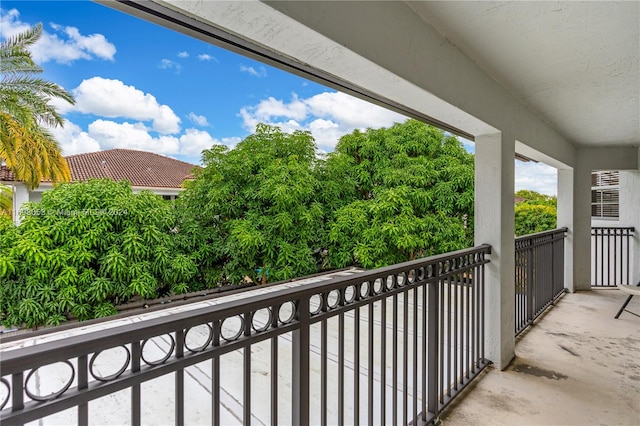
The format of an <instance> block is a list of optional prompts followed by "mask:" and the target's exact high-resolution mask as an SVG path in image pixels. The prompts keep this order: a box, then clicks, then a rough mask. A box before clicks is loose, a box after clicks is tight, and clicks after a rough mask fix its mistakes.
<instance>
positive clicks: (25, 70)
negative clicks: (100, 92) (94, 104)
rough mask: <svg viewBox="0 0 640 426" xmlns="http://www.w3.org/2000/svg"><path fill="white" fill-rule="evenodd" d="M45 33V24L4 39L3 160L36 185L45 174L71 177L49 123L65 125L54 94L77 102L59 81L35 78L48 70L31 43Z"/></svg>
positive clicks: (0, 87)
mask: <svg viewBox="0 0 640 426" xmlns="http://www.w3.org/2000/svg"><path fill="white" fill-rule="evenodd" d="M41 34H42V25H41V24H38V25H36V26H35V27H33V28H31V29H29V30H27V31H25V32H23V33H21V34H18V35H16V36H14V37H10V38H7V39H6V40H4V41H3V42H2V43H1V44H0V74H2V82H1V84H0V159H4V161H5V162H6V164H7V167H9V169H11V170H12V171H13V172H14V174H15V178H16V179H17V180H21V181H23V182H25V183H26V185H27V186H28V187H29V188H30V189H31V188H34V187H37V186H38V185H39V184H40V181H41V180H43V179H49V180H51V181H53V182H66V181H69V180H71V172H70V170H69V166H68V164H67V162H66V160H65V159H64V157H63V156H62V154H61V152H60V147H59V145H58V143H57V142H56V140H55V138H54V137H53V135H51V133H50V132H49V131H48V130H47V128H51V127H56V126H62V125H63V124H64V119H63V118H62V117H61V116H60V114H58V112H57V111H56V109H55V108H54V107H53V106H52V105H50V104H49V102H50V101H51V99H52V98H58V99H63V100H65V101H67V102H69V103H71V104H73V103H75V101H74V99H73V96H71V94H70V93H69V92H67V91H66V90H64V89H63V88H62V87H60V86H59V85H57V84H55V83H52V82H49V81H46V80H43V79H40V78H36V77H34V75H35V74H38V73H41V72H42V71H43V70H42V68H41V67H39V66H38V65H37V64H36V63H35V62H34V61H33V59H32V58H31V53H30V52H29V50H28V47H29V46H31V45H33V44H34V43H35V42H36V41H38V39H39V38H40V35H41Z"/></svg>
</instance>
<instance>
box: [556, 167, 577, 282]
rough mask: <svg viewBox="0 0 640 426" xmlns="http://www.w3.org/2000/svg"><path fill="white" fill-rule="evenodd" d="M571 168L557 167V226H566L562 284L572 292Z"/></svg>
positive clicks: (572, 185)
mask: <svg viewBox="0 0 640 426" xmlns="http://www.w3.org/2000/svg"><path fill="white" fill-rule="evenodd" d="M573 181H574V179H573V169H558V216H557V219H558V228H562V227H567V229H568V231H567V237H566V238H565V240H564V285H565V287H566V288H567V289H568V290H569V291H570V292H571V293H573V292H574V291H575V286H574V279H573V235H574V232H573V211H574V210H573V202H574V183H573Z"/></svg>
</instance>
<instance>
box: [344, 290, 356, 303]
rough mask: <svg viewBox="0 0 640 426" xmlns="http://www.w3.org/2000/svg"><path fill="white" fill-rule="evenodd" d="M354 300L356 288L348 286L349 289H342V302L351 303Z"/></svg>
mask: <svg viewBox="0 0 640 426" xmlns="http://www.w3.org/2000/svg"><path fill="white" fill-rule="evenodd" d="M355 300H356V287H355V286H353V285H350V286H349V287H347V288H345V289H344V302H345V304H346V303H353V302H354V301H355Z"/></svg>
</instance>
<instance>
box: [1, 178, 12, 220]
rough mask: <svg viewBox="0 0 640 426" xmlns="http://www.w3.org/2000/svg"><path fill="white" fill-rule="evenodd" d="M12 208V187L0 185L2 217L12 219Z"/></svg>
mask: <svg viewBox="0 0 640 426" xmlns="http://www.w3.org/2000/svg"><path fill="white" fill-rule="evenodd" d="M12 208H13V200H12V198H11V187H10V186H8V185H3V184H1V183H0V215H6V216H9V217H10V218H11V209H12Z"/></svg>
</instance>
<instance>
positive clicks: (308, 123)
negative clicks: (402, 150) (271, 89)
mask: <svg viewBox="0 0 640 426" xmlns="http://www.w3.org/2000/svg"><path fill="white" fill-rule="evenodd" d="M239 115H240V117H242V119H243V123H244V126H245V128H246V129H247V130H248V131H250V132H253V131H254V130H255V126H256V124H258V123H266V124H271V125H275V126H279V127H280V128H281V129H282V130H283V131H285V132H292V131H294V130H308V131H310V132H311V133H312V134H313V137H314V138H315V140H316V143H317V144H318V146H319V148H320V150H322V151H332V150H333V148H334V147H335V145H336V143H337V142H338V139H340V137H341V136H343V135H345V134H347V133H351V132H352V131H354V130H355V129H361V130H364V129H367V128H380V127H388V126H391V125H393V123H396V122H404V121H405V120H406V119H407V118H406V117H404V116H402V115H400V114H398V113H395V112H393V111H389V110H386V109H384V108H382V107H379V106H377V105H374V104H371V103H369V102H366V101H363V100H360V99H358V98H354V97H353V96H350V95H347V94H344V93H341V92H323V93H319V94H317V95H314V96H312V97H310V98H306V99H300V98H299V97H298V96H297V95H295V94H294V95H293V97H292V99H291V101H289V102H284V101H283V100H280V99H275V98H273V97H269V98H267V99H264V100H262V101H260V102H259V103H258V104H256V105H253V106H247V107H244V108H242V109H241V110H240V113H239Z"/></svg>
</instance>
